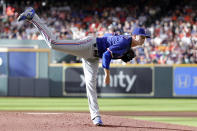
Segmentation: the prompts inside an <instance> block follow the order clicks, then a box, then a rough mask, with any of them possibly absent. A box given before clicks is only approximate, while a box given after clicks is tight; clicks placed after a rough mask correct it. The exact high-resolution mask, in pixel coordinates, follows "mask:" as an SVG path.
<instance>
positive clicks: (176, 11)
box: [0, 0, 197, 64]
mask: <svg viewBox="0 0 197 131" xmlns="http://www.w3.org/2000/svg"><path fill="white" fill-rule="evenodd" d="M27 6H33V7H34V8H35V10H36V12H37V14H38V15H39V16H40V18H42V20H43V21H45V22H46V24H47V25H48V26H49V27H50V29H51V31H52V32H53V34H55V35H56V36H57V38H58V39H81V38H83V37H85V36H87V35H93V36H97V37H102V36H103V35H104V34H105V33H112V34H125V35H127V34H128V35H129V34H131V33H132V30H133V29H134V28H135V27H136V26H140V27H144V28H146V31H147V32H148V33H150V35H151V39H147V40H146V41H145V44H144V46H143V47H137V48H135V49H134V50H135V53H136V56H137V57H136V58H135V59H134V60H132V61H131V63H138V64H150V63H155V64H190V63H191V64H193V63H197V9H196V8H195V7H196V6H197V2H196V1H195V0H190V1H189V2H188V1H186V0H180V1H178V2H177V1H170V0H150V1H147V0H137V1H136V0H124V1H122V0H117V1H112V0H105V1H103V0H92V1H91V0H83V1H78V0H72V1H71V0H68V1H66V2H62V1H53V0H48V1H36V0H35V1H33V2H32V1H26V2H24V1H20V2H13V1H10V3H7V4H6V10H5V8H4V11H2V12H1V13H2V14H3V13H4V15H1V16H0V39H21V40H24V39H32V40H42V39H43V38H42V36H41V35H40V34H39V33H38V30H37V29H36V28H34V27H33V25H32V24H30V23H27V22H26V23H24V22H17V20H16V18H17V16H18V15H19V14H20V13H21V12H22V11H23V10H24V8H25V7H27ZM1 8H2V9H3V6H2V7H1ZM113 62H114V63H117V62H118V63H121V61H120V60H115V61H113Z"/></svg>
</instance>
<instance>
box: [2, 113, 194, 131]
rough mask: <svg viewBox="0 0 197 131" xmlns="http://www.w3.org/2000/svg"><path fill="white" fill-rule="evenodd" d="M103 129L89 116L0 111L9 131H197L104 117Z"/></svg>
mask: <svg viewBox="0 0 197 131" xmlns="http://www.w3.org/2000/svg"><path fill="white" fill-rule="evenodd" d="M101 117H102V120H103V123H104V126H102V127H96V126H94V125H93V124H92V121H91V119H90V115H89V114H88V113H65V112H64V113H61V112H60V113H58V112H57V113H54V112H53V113H52V112H0V130H2V131H7V130H13V131H152V130H154V131H177V130H178V131H194V130H197V128H195V127H189V126H180V125H172V124H163V123H158V122H150V121H143V120H134V119H126V118H120V117H118V116H109V115H101Z"/></svg>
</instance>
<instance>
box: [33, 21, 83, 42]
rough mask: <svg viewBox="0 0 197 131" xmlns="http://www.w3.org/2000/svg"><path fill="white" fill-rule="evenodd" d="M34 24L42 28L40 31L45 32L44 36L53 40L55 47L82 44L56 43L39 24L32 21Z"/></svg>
mask: <svg viewBox="0 0 197 131" xmlns="http://www.w3.org/2000/svg"><path fill="white" fill-rule="evenodd" d="M32 22H33V23H34V24H35V25H36V26H38V28H40V29H41V30H42V31H43V33H44V35H45V36H46V37H47V39H48V40H51V42H52V43H53V44H55V45H80V43H57V42H55V41H54V40H52V39H51V38H50V37H49V36H48V35H47V33H46V32H45V31H44V30H43V29H42V27H41V26H39V24H38V23H36V21H33V20H32Z"/></svg>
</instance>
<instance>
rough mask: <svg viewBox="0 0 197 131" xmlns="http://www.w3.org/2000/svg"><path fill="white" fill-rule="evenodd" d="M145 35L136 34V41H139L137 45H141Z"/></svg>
mask: <svg viewBox="0 0 197 131" xmlns="http://www.w3.org/2000/svg"><path fill="white" fill-rule="evenodd" d="M145 39H146V37H145V36H142V35H136V41H138V42H139V45H143V44H144V41H145Z"/></svg>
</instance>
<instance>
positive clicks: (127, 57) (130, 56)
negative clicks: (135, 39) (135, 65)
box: [121, 49, 136, 63]
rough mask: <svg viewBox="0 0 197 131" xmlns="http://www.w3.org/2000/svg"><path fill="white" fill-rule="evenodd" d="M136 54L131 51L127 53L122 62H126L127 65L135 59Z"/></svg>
mask: <svg viewBox="0 0 197 131" xmlns="http://www.w3.org/2000/svg"><path fill="white" fill-rule="evenodd" d="M135 56H136V55H135V52H134V51H133V50H132V49H130V50H129V51H128V52H127V53H125V54H124V55H123V56H122V57H121V60H122V61H124V62H125V63H127V62H129V61H130V60H132V59H133V58H135Z"/></svg>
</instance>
